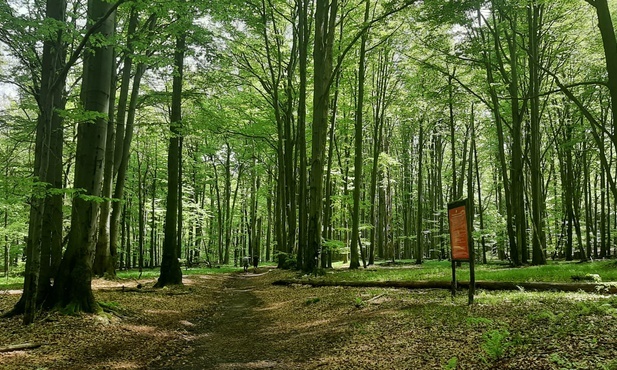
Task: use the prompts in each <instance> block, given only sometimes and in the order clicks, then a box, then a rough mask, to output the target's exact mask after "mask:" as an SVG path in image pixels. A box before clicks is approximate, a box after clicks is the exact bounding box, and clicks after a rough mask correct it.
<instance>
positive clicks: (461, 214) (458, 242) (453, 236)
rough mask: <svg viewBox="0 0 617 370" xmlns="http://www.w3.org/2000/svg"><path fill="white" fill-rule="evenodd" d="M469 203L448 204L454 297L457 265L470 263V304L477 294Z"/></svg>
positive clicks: (465, 201) (453, 293) (465, 200)
mask: <svg viewBox="0 0 617 370" xmlns="http://www.w3.org/2000/svg"><path fill="white" fill-rule="evenodd" d="M469 216H470V213H469V202H468V200H467V199H463V200H460V201H457V202H453V203H449V204H448V223H449V225H450V247H451V248H450V250H451V255H450V257H451V260H452V295H453V296H454V295H455V294H456V263H457V262H469V304H472V303H473V296H474V293H475V271H474V270H475V264H474V249H473V238H472V236H471V217H469Z"/></svg>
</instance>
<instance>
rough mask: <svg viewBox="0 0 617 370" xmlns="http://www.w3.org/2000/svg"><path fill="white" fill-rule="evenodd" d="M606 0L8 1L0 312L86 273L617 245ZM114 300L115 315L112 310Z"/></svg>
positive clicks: (77, 283)
mask: <svg viewBox="0 0 617 370" xmlns="http://www.w3.org/2000/svg"><path fill="white" fill-rule="evenodd" d="M615 7H617V3H616V2H614V1H608V0H586V1H583V0H557V1H544V0H489V1H484V0H470V1H466V0H461V1H454V0H425V1H419V0H385V1H376V0H314V1H310V0H250V1H245V0H225V1H218V0H212V1H207V2H200V1H191V0H171V1H170V0H168V1H156V0H155V1H145V0H116V1H106V0H89V1H87V2H85V1H81V0H68V1H67V0H46V1H42V0H0V95H1V99H0V158H1V160H0V164H1V166H2V168H1V171H2V176H1V179H0V245H1V247H0V256H1V258H0V266H1V272H2V273H3V275H4V276H5V277H6V278H7V279H8V278H9V277H10V276H21V277H23V291H22V293H21V298H20V299H19V300H18V301H17V302H16V303H15V304H14V306H13V307H12V309H11V310H10V313H9V314H10V315H15V314H23V322H24V323H25V324H28V323H32V322H33V321H34V320H35V318H36V316H37V315H38V314H40V310H41V309H42V308H43V309H48V308H53V307H61V308H62V309H63V310H65V311H67V312H73V313H76V312H89V313H93V312H98V311H100V310H101V309H102V307H101V305H100V304H99V302H98V301H97V299H96V298H95V294H94V293H93V288H92V282H93V279H97V278H101V277H104V278H105V279H109V280H110V281H113V280H114V279H115V278H116V277H117V274H118V273H119V272H121V271H125V270H138V271H139V277H140V278H141V275H142V273H143V272H145V271H146V270H151V269H155V270H157V271H160V275H158V276H157V278H156V283H155V284H154V287H157V288H162V287H166V286H173V285H179V284H182V283H183V269H186V268H190V267H205V268H216V267H219V268H221V267H222V268H226V267H229V266H240V265H241V260H242V258H243V257H245V256H249V257H251V258H252V259H255V260H256V261H259V263H260V264H269V263H274V265H276V266H278V267H279V268H284V269H291V270H299V271H302V272H304V273H314V274H316V275H317V274H324V273H325V271H328V270H330V269H331V268H332V267H333V265H335V264H337V263H339V264H340V265H342V266H344V267H347V268H349V269H352V270H353V269H358V268H360V267H364V268H367V267H369V266H374V265H376V264H378V263H385V262H388V263H391V264H396V263H397V262H401V261H408V262H410V263H411V262H413V263H415V264H417V265H423V264H424V263H427V262H430V263H438V262H439V261H442V260H447V259H448V258H449V256H450V241H449V237H450V236H449V233H448V220H447V205H448V203H451V202H453V201H457V200H460V199H463V198H466V199H468V200H469V202H470V204H471V205H472V209H473V211H472V212H471V217H472V223H471V224H472V230H473V234H472V237H473V241H474V243H473V248H474V250H475V254H476V256H477V258H476V260H477V263H479V264H489V263H497V262H498V263H505V264H507V265H508V266H511V267H525V266H541V265H545V264H547V262H551V261H553V260H557V261H580V262H587V261H591V260H598V259H609V258H611V257H613V256H614V255H615V254H616V253H617V212H616V211H615V209H616V207H615V205H616V202H617V186H616V185H615V174H616V169H617V109H615V108H614V107H615V104H617V37H616V35H615V30H614V24H613V18H612V15H611V10H612V11H615ZM103 308H104V307H103Z"/></svg>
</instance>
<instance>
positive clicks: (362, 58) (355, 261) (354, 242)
mask: <svg viewBox="0 0 617 370" xmlns="http://www.w3.org/2000/svg"><path fill="white" fill-rule="evenodd" d="M370 9H371V4H370V1H369V0H365V8H364V22H365V23H366V22H367V21H368V17H369V12H370ZM367 38H368V32H365V33H364V34H363V35H362V40H361V42H360V55H359V62H358V101H357V102H356V115H355V118H356V119H355V146H354V148H355V150H354V156H355V160H354V183H353V186H354V189H353V213H352V216H351V220H352V221H351V223H352V226H351V245H350V246H349V247H350V249H351V261H350V263H349V268H351V269H356V268H358V267H360V259H359V254H358V245H359V242H360V239H359V238H360V231H359V230H360V190H361V189H362V165H363V160H362V134H363V129H362V128H363V124H364V121H363V113H364V80H365V74H366V66H365V65H366V40H367Z"/></svg>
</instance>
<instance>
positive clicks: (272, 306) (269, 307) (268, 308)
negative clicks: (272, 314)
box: [255, 301, 293, 311]
mask: <svg viewBox="0 0 617 370" xmlns="http://www.w3.org/2000/svg"><path fill="white" fill-rule="evenodd" d="M291 303H293V301H282V302H277V303H270V304H268V305H267V306H265V307H260V308H256V309H255V311H272V310H279V309H282V308H285V307H287V306H289V305H290V304H291Z"/></svg>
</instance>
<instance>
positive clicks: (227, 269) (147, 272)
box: [0, 263, 276, 293]
mask: <svg viewBox="0 0 617 370" xmlns="http://www.w3.org/2000/svg"><path fill="white" fill-rule="evenodd" d="M259 266H260V267H265V266H276V265H275V264H273V263H261V264H260V265H259ZM239 271H242V267H234V266H233V265H222V266H218V267H213V268H209V267H190V268H187V267H183V268H182V275H184V276H190V275H213V274H227V273H232V272H239ZM160 272H161V270H160V269H159V268H154V269H150V268H148V269H143V271H142V272H139V270H137V269H133V270H121V271H117V272H116V277H117V278H118V280H135V279H156V278H158V277H159V274H160ZM23 286H24V278H23V277H20V276H10V277H8V278H4V277H2V278H0V293H2V291H3V290H15V289H22V288H23Z"/></svg>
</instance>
